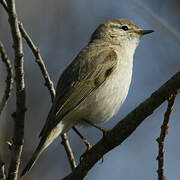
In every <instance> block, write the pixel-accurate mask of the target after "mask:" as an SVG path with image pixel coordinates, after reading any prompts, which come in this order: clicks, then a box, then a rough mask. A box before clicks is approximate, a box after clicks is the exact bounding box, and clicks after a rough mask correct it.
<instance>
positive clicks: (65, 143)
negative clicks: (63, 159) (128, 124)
mask: <svg viewBox="0 0 180 180" xmlns="http://www.w3.org/2000/svg"><path fill="white" fill-rule="evenodd" d="M61 137H62V142H61V143H62V145H63V146H64V148H65V150H66V153H67V156H68V160H69V164H70V165H71V169H72V170H73V169H74V168H75V167H76V161H75V158H74V155H73V152H72V149H71V147H70V144H69V141H68V137H67V135H66V134H63V135H62V136H61Z"/></svg>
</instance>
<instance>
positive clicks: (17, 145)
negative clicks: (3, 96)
mask: <svg viewBox="0 0 180 180" xmlns="http://www.w3.org/2000/svg"><path fill="white" fill-rule="evenodd" d="M6 2H7V7H8V16H9V24H10V27H11V28H10V29H11V35H12V38H13V48H14V56H15V59H14V66H15V82H16V113H15V116H14V133H13V144H12V148H11V162H10V167H9V173H8V180H16V179H17V174H18V171H19V165H20V159H21V153H22V148H23V142H24V120H25V111H26V106H25V99H26V97H25V83H24V58H23V56H24V54H23V46H22V37H21V33H20V31H19V26H18V19H17V13H16V7H15V0H7V1H6Z"/></svg>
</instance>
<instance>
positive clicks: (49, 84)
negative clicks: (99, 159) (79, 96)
mask: <svg viewBox="0 0 180 180" xmlns="http://www.w3.org/2000/svg"><path fill="white" fill-rule="evenodd" d="M0 3H1V4H2V6H3V7H4V9H5V10H6V12H7V13H8V8H7V4H6V2H5V0H0ZM18 25H19V29H20V31H21V34H22V36H23V38H24V39H25V40H26V42H27V44H28V45H29V47H30V48H31V50H32V52H33V54H34V56H35V57H36V62H37V63H38V65H39V67H40V70H41V72H42V75H43V77H44V79H45V86H46V87H47V88H48V90H49V93H50V95H51V100H52V102H53V100H54V97H55V90H54V86H53V82H52V81H51V79H50V76H49V73H48V71H47V70H46V66H45V64H44V61H43V59H42V57H41V55H40V52H39V49H38V48H37V47H36V46H35V45H34V43H33V41H32V40H31V38H30V36H29V35H28V34H27V32H26V30H25V29H24V27H23V25H22V23H21V22H20V21H19V22H18ZM61 138H62V139H66V141H65V142H64V143H63V145H64V148H65V150H66V149H69V150H68V151H66V152H67V153H68V152H72V150H71V147H70V144H69V140H68V137H67V135H66V134H64V135H61ZM67 156H68V160H69V161H71V160H72V159H75V158H74V155H73V153H69V154H67ZM72 164H74V165H75V163H74V162H71V163H70V165H71V167H72ZM75 167H76V166H74V167H73V169H74V168H75Z"/></svg>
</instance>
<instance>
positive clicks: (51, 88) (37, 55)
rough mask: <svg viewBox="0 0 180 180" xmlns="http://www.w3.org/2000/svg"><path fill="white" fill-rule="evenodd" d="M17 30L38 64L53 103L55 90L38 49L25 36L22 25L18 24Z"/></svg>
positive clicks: (27, 36)
mask: <svg viewBox="0 0 180 180" xmlns="http://www.w3.org/2000/svg"><path fill="white" fill-rule="evenodd" d="M19 29H20V31H21V34H22V36H23V38H24V39H25V40H26V43H27V44H28V46H29V47H30V49H31V50H32V52H33V54H34V56H35V58H36V63H37V64H38V66H39V68H40V70H41V72H42V75H43V77H44V80H45V86H46V87H47V88H48V90H49V93H50V95H51V100H52V102H53V100H54V97H55V90H54V85H53V82H52V81H51V79H50V76H49V73H48V71H47V69H46V66H45V64H44V61H43V59H42V57H41V54H40V51H39V49H38V48H37V47H36V46H35V44H34V43H33V41H32V40H31V38H30V36H29V35H28V34H27V32H26V31H25V29H24V27H23V25H22V23H20V22H19Z"/></svg>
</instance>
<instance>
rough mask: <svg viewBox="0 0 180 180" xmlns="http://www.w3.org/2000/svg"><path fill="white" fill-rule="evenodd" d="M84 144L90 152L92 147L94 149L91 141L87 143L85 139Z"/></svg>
mask: <svg viewBox="0 0 180 180" xmlns="http://www.w3.org/2000/svg"><path fill="white" fill-rule="evenodd" d="M83 142H84V144H85V145H86V147H87V151H89V150H90V149H91V148H92V147H93V144H91V143H90V142H89V141H87V140H86V139H83Z"/></svg>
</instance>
